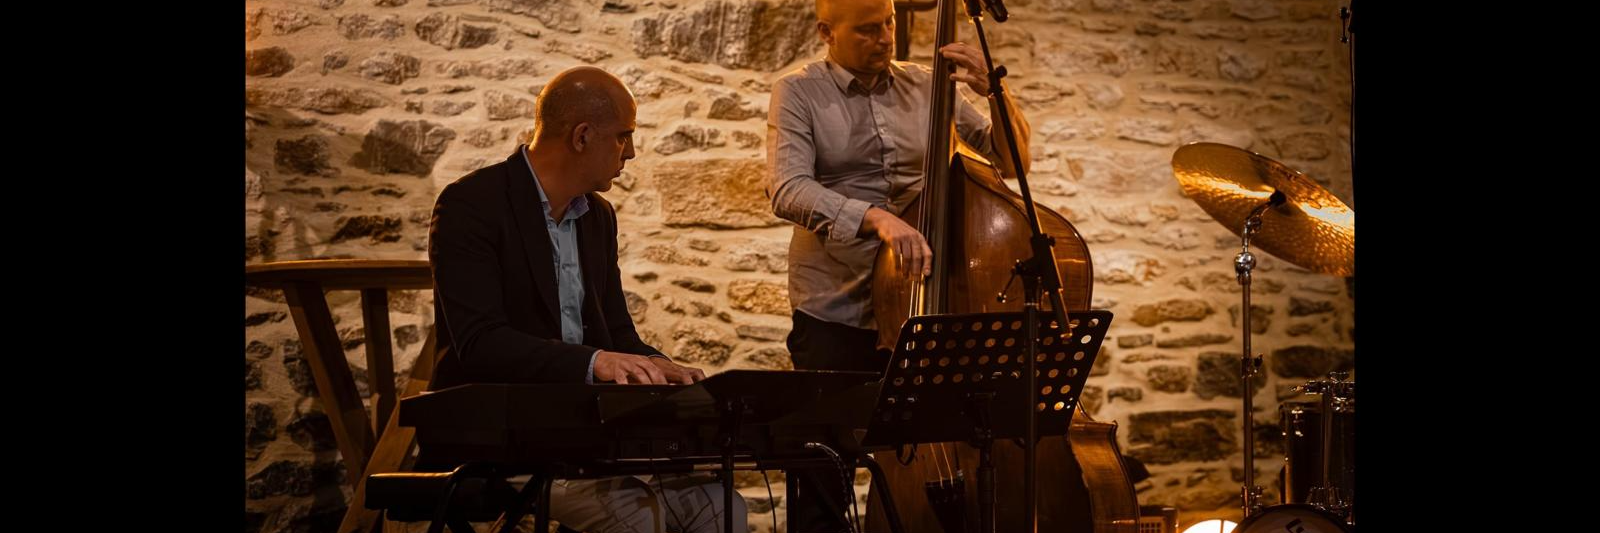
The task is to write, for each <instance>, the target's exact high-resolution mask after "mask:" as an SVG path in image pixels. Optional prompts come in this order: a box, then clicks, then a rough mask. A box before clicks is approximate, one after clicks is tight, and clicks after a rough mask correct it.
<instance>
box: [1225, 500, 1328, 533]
mask: <svg viewBox="0 0 1600 533" xmlns="http://www.w3.org/2000/svg"><path fill="white" fill-rule="evenodd" d="M1274 510H1296V511H1309V512H1311V514H1312V515H1315V516H1317V517H1320V518H1323V519H1326V520H1327V521H1328V523H1330V524H1333V525H1334V526H1337V527H1338V528H1339V531H1343V532H1347V533H1348V532H1349V531H1350V528H1349V527H1348V525H1346V524H1345V521H1344V519H1342V518H1339V516H1338V515H1335V514H1333V513H1330V512H1327V511H1324V510H1322V509H1318V508H1316V506H1313V505H1311V504H1309V503H1280V504H1278V505H1273V506H1269V507H1266V508H1263V509H1261V512H1259V513H1256V514H1253V515H1250V517H1248V518H1245V519H1244V520H1241V521H1240V522H1239V525H1237V526H1234V528H1233V530H1234V531H1235V532H1238V533H1243V532H1244V530H1245V528H1246V527H1248V526H1250V525H1251V524H1254V523H1255V522H1256V521H1257V520H1260V519H1261V518H1262V517H1265V516H1267V515H1268V514H1270V513H1272V512H1273V511H1274Z"/></svg>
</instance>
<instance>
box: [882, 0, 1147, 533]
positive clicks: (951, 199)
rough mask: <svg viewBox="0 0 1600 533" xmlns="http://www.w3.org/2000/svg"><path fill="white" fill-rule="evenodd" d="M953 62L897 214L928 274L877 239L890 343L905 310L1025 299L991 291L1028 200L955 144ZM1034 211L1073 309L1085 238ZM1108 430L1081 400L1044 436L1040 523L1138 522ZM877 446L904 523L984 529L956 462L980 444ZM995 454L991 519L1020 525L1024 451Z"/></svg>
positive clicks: (1080, 531) (921, 528)
mask: <svg viewBox="0 0 1600 533" xmlns="http://www.w3.org/2000/svg"><path fill="white" fill-rule="evenodd" d="M958 3H959V0H940V1H939V6H938V13H939V15H938V22H937V29H936V36H935V41H936V42H935V45H934V49H935V50H938V49H940V48H942V47H944V46H945V45H947V44H949V43H951V42H954V39H955V34H956V31H955V30H956V27H955V24H956V20H957V11H956V9H957V4H958ZM955 67H956V64H955V62H954V61H952V60H949V59H946V58H945V57H943V56H942V55H940V54H938V53H935V54H934V61H933V88H932V91H933V94H932V95H930V102H931V103H932V105H931V107H932V109H931V111H930V115H929V121H928V127H929V134H928V139H929V145H928V150H927V153H926V156H925V159H924V164H923V169H924V175H923V188H922V191H921V193H920V196H919V197H918V198H917V199H916V200H915V201H914V202H913V203H912V204H911V205H910V206H908V207H907V208H906V210H905V211H904V212H903V213H900V214H899V216H900V217H901V218H902V219H904V220H906V221H907V222H915V224H916V228H917V229H918V231H920V232H921V233H922V235H923V236H925V237H926V238H927V240H928V246H929V248H931V249H932V250H933V265H932V272H931V274H930V275H929V276H927V277H926V278H921V277H919V276H912V275H908V273H906V272H904V271H903V270H904V269H903V268H902V266H901V265H899V264H897V263H898V261H897V258H896V257H894V252H893V250H892V249H891V247H888V246H884V247H881V248H880V250H879V253H878V257H877V261H876V263H875V270H874V272H873V284H872V302H873V313H874V315H875V319H876V321H877V326H878V332H879V341H878V345H879V347H881V348H884V347H890V346H893V345H894V344H895V340H896V339H895V336H896V335H897V333H898V332H899V331H900V326H901V325H902V324H904V323H905V321H906V320H907V319H908V318H909V317H912V316H921V315H934V314H948V313H983V312H995V311H1018V310H1021V309H1022V302H1021V299H1020V298H1018V299H1011V300H1010V301H1009V303H1002V302H1000V301H998V300H997V299H996V298H995V295H996V294H997V293H999V292H1000V291H1001V290H1002V288H1003V287H1004V286H1005V285H1006V283H1007V281H1008V280H1009V279H1010V277H1011V272H1012V266H1013V264H1014V263H1015V262H1016V261H1017V260H1019V259H1025V258H1027V257H1030V256H1032V254H1033V252H1032V249H1031V247H1030V246H1029V237H1030V235H1031V228H1030V225H1029V221H1028V218H1027V216H1026V207H1025V204H1024V200H1023V198H1022V196H1021V195H1019V194H1017V193H1016V192H1013V191H1012V190H1011V189H1009V188H1008V187H1007V186H1006V185H1005V183H1004V182H1003V181H1002V180H1001V172H1000V170H998V169H997V168H996V167H995V166H994V165H993V164H992V163H990V162H989V161H987V160H985V159H984V158H983V157H982V156H980V155H978V154H977V153H975V152H973V151H972V150H971V149H970V147H967V146H965V145H964V144H963V145H959V146H958V145H957V140H956V139H957V137H956V136H955V135H954V134H953V128H954V126H953V125H954V122H953V120H952V119H953V113H954V109H955V102H956V91H955V82H953V81H951V80H950V79H949V75H950V74H952V73H954V72H955V70H954V69H955ZM991 99H993V97H992V96H991ZM998 105H1005V103H1004V102H1000V103H999V104H998ZM994 127H997V128H998V127H1004V126H1003V125H1001V124H998V123H997V124H995V126H994ZM1002 157H1003V156H1002ZM1019 163H1020V162H1019ZM1037 213H1038V217H1039V222H1040V225H1041V227H1042V229H1043V230H1044V231H1045V232H1046V233H1048V234H1050V235H1052V236H1054V237H1055V245H1054V250H1055V255H1056V266H1057V269H1058V270H1059V272H1060V273H1061V275H1062V279H1061V282H1062V283H1061V286H1062V292H1063V301H1064V302H1065V303H1064V305H1065V306H1066V307H1067V309H1068V310H1083V309H1088V307H1089V302H1090V298H1091V293H1092V291H1093V274H1092V272H1093V270H1092V265H1091V262H1090V257H1089V249H1088V246H1087V245H1086V244H1085V242H1084V240H1083V238H1082V236H1080V235H1079V234H1078V231H1077V229H1076V228H1074V227H1073V226H1072V223H1071V222H1069V221H1067V219H1066V218H1065V217H1062V216H1061V215H1060V214H1059V213H1056V212H1055V211H1052V210H1050V209H1048V208H1045V207H1043V206H1037ZM907 266H909V265H907ZM1115 430H1116V424H1114V423H1110V424H1108V423H1102V422H1096V421H1094V420H1092V419H1090V418H1089V416H1088V414H1087V413H1084V412H1083V410H1082V408H1081V404H1080V407H1079V408H1078V409H1077V410H1075V411H1074V413H1073V420H1072V423H1071V425H1070V429H1069V431H1068V435H1071V438H1070V439H1069V437H1068V436H1067V435H1040V439H1039V442H1038V445H1037V478H1038V506H1037V509H1038V514H1039V519H1038V527H1039V531H1043V532H1071V533H1108V532H1114V533H1137V531H1138V518H1139V508H1138V503H1137V500H1136V498H1135V496H1134V491H1133V485H1132V483H1131V482H1130V481H1129V478H1128V475H1127V471H1126V469H1125V467H1124V466H1123V464H1122V462H1121V455H1120V453H1119V452H1118V450H1117V444H1116V436H1115ZM883 455H884V454H879V458H878V462H879V463H880V464H881V465H882V466H883V468H884V477H885V478H886V480H887V481H888V484H889V486H890V487H891V490H892V492H893V496H894V501H895V506H896V508H897V509H898V511H899V514H900V517H901V520H902V522H903V524H904V526H905V530H906V531H908V532H919V533H937V532H941V531H942V532H943V533H970V532H976V531H979V528H978V498H977V484H976V483H966V482H964V481H963V479H962V478H963V476H964V475H965V472H966V471H967V470H964V469H963V467H962V465H963V464H965V465H966V468H967V469H972V468H975V467H976V466H977V465H978V450H977V449H976V448H973V447H972V446H970V445H968V444H966V443H941V444H933V445H920V446H918V447H916V449H915V450H914V451H913V453H911V454H910V457H911V458H910V461H909V464H902V463H901V462H900V461H899V460H898V458H897V457H894V456H890V457H883ZM993 459H994V462H995V465H996V475H995V477H996V479H997V480H999V481H1000V482H998V483H996V485H997V487H996V491H995V493H996V508H995V517H996V518H995V519H996V522H997V523H996V528H995V530H996V531H1022V530H1023V529H1024V527H1025V524H1026V523H1027V522H1026V517H1025V516H1023V508H1024V502H1023V501H1022V499H1023V495H1024V491H1023V488H1022V484H1021V483H1015V482H1009V480H1020V479H1022V477H1023V476H1022V468H1023V462H1024V450H1023V448H1022V447H1021V446H1019V445H1017V444H1015V443H1013V442H1012V441H1008V440H997V441H995V442H994V446H993ZM873 490H874V491H876V488H874V489H873ZM931 500H937V501H931ZM882 505H883V503H882V501H881V499H880V497H878V496H877V495H876V493H875V492H874V493H873V494H872V495H869V497H868V513H867V529H868V530H869V531H874V532H880V533H881V532H886V531H888V526H887V523H886V520H884V519H883V515H882V513H883V509H882Z"/></svg>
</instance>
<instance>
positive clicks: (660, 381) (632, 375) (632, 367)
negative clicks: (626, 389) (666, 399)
mask: <svg viewBox="0 0 1600 533" xmlns="http://www.w3.org/2000/svg"><path fill="white" fill-rule="evenodd" d="M650 359H657V358H655V357H645V356H642V355H633V354H626V353H619V352H608V351H605V350H601V351H600V354H599V355H596V356H595V359H594V381H595V383H620V384H623V385H627V384H635V385H666V384H667V375H666V374H665V373H664V372H662V371H661V369H660V368H657V367H656V365H654V364H652V363H650V361H649V360H650Z"/></svg>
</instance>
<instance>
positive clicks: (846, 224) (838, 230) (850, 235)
mask: <svg viewBox="0 0 1600 533" xmlns="http://www.w3.org/2000/svg"><path fill="white" fill-rule="evenodd" d="M871 207H872V204H869V203H866V202H863V201H861V200H857V199H854V198H846V199H845V201H844V203H843V204H842V205H840V206H839V214H838V215H836V216H834V217H833V231H832V232H831V234H829V235H828V238H829V239H833V240H835V241H846V240H850V239H854V238H856V237H858V236H859V234H860V233H861V220H862V219H864V218H866V216H867V209H869V208H871Z"/></svg>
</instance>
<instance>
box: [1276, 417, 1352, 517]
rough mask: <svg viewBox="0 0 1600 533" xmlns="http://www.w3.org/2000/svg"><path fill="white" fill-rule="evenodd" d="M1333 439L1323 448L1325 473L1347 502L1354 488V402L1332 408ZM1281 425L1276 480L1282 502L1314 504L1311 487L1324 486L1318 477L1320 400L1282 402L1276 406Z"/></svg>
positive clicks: (1320, 431)
mask: <svg viewBox="0 0 1600 533" xmlns="http://www.w3.org/2000/svg"><path fill="white" fill-rule="evenodd" d="M1334 411H1335V412H1334V413H1333V433H1332V435H1333V438H1332V439H1331V440H1330V442H1328V443H1327V444H1328V446H1329V449H1328V450H1327V452H1326V453H1327V454H1328V457H1329V459H1330V463H1329V465H1328V472H1329V473H1330V474H1331V475H1332V476H1333V478H1334V479H1333V481H1334V483H1335V484H1336V486H1337V488H1338V489H1339V496H1341V497H1340V498H1339V499H1340V500H1342V501H1343V502H1345V503H1346V504H1350V503H1352V502H1353V501H1354V496H1355V488H1356V453H1355V452H1356V448H1355V437H1356V419H1355V404H1354V402H1347V403H1345V404H1344V405H1343V406H1342V407H1339V408H1336V409H1334ZM1279 415H1280V423H1281V424H1282V426H1281V427H1282V428H1283V449H1284V468H1283V475H1282V477H1281V479H1280V480H1279V481H1280V483H1281V485H1280V487H1279V488H1280V489H1281V490H1282V492H1281V494H1283V502H1284V503H1316V502H1314V501H1313V500H1312V496H1313V494H1312V491H1313V489H1315V488H1319V487H1327V486H1328V483H1326V482H1325V481H1324V480H1323V478H1322V458H1323V453H1324V452H1323V449H1322V447H1323V439H1322V428H1323V413H1322V405H1321V402H1319V401H1316V400H1312V401H1303V402H1285V403H1283V404H1281V405H1280V406H1279Z"/></svg>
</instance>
